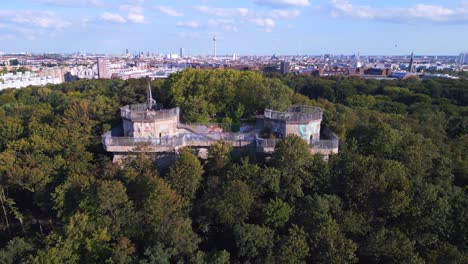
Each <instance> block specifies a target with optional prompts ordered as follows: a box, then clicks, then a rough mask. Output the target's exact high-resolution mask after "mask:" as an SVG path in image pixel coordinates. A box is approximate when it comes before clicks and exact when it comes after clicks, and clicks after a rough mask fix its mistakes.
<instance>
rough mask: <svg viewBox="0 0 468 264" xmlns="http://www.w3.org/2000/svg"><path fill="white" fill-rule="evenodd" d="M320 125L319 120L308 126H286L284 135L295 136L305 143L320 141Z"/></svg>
mask: <svg viewBox="0 0 468 264" xmlns="http://www.w3.org/2000/svg"><path fill="white" fill-rule="evenodd" d="M320 123H321V120H318V121H315V122H312V123H309V124H286V135H291V134H293V135H297V136H300V137H301V138H302V139H304V140H305V141H307V142H309V141H310V140H311V138H312V139H313V140H319V139H320Z"/></svg>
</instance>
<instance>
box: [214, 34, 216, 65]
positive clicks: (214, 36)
mask: <svg viewBox="0 0 468 264" xmlns="http://www.w3.org/2000/svg"><path fill="white" fill-rule="evenodd" d="M213 55H214V58H215V59H216V36H213Z"/></svg>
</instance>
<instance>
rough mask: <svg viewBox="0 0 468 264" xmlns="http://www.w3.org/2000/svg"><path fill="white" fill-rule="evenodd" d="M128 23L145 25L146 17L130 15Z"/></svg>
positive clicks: (140, 14) (137, 14) (139, 14)
mask: <svg viewBox="0 0 468 264" xmlns="http://www.w3.org/2000/svg"><path fill="white" fill-rule="evenodd" d="M127 19H128V21H130V22H132V23H135V24H143V23H145V16H144V15H143V14H142V13H130V14H128V16H127Z"/></svg>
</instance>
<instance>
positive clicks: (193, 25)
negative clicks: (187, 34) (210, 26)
mask: <svg viewBox="0 0 468 264" xmlns="http://www.w3.org/2000/svg"><path fill="white" fill-rule="evenodd" d="M176 25H177V26H178V27H186V28H193V29H196V28H200V27H201V25H200V23H198V22H197V21H184V22H178V23H177V24H176Z"/></svg>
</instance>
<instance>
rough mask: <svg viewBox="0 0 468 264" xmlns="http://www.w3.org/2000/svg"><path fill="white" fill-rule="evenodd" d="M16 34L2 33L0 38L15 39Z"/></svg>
mask: <svg viewBox="0 0 468 264" xmlns="http://www.w3.org/2000/svg"><path fill="white" fill-rule="evenodd" d="M14 38H15V36H14V35H13V34H3V35H0V40H11V39H14Z"/></svg>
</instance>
